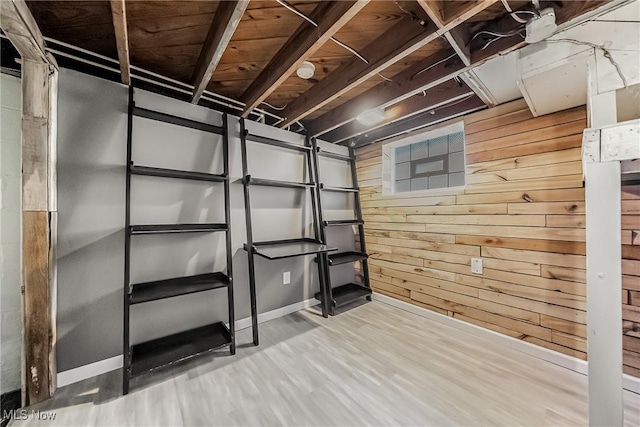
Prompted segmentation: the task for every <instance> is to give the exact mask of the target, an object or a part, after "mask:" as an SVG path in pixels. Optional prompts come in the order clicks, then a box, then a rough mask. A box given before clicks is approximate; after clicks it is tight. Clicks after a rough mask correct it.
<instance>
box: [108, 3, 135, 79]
mask: <svg viewBox="0 0 640 427" xmlns="http://www.w3.org/2000/svg"><path fill="white" fill-rule="evenodd" d="M111 17H112V20H113V30H114V33H115V36H116V47H117V48H118V61H119V62H120V78H121V79H122V83H124V84H126V85H130V84H131V76H130V73H129V69H130V63H129V33H128V31H127V11H126V7H125V4H124V0H111Z"/></svg>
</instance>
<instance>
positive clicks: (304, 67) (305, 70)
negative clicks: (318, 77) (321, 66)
mask: <svg viewBox="0 0 640 427" xmlns="http://www.w3.org/2000/svg"><path fill="white" fill-rule="evenodd" d="M315 72H316V66H315V65H313V64H312V63H311V62H309V61H304V62H303V63H302V64H300V66H299V67H298V69H297V70H296V74H297V75H298V77H300V78H301V79H305V80H309V79H310V78H311V77H313V74H314V73H315Z"/></svg>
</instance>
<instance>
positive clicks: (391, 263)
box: [356, 100, 640, 375]
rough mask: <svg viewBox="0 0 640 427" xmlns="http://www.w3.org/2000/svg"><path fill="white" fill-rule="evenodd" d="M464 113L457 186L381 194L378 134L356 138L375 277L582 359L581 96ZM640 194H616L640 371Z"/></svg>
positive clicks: (403, 294) (629, 348)
mask: <svg viewBox="0 0 640 427" xmlns="http://www.w3.org/2000/svg"><path fill="white" fill-rule="evenodd" d="M464 122H465V135H466V136H465V139H466V142H465V144H466V147H465V149H466V157H467V176H466V182H467V185H466V188H465V190H464V191H457V192H448V193H443V194H438V195H433V196H429V197H424V196H423V197H416V196H414V195H413V196H412V195H411V194H407V195H395V196H391V195H383V194H382V183H381V177H382V163H381V162H382V144H380V143H378V144H374V145H371V146H368V147H364V148H361V149H359V150H357V152H356V155H357V168H358V169H357V170H358V179H359V182H360V187H361V189H362V191H361V200H362V208H363V215H364V220H365V236H366V241H367V247H368V250H369V253H370V263H369V265H370V271H371V286H372V287H373V288H374V290H375V291H376V292H379V293H382V294H385V295H388V296H391V297H394V298H397V299H400V300H403V301H406V302H410V303H412V304H415V305H418V306H421V307H424V308H427V309H430V310H433V311H436V312H439V313H442V314H445V315H448V316H452V317H455V318H457V319H460V320H463V321H466V322H470V323H473V324H475V325H478V326H482V327H485V328H488V329H491V330H493V331H497V332H500V333H503V334H506V335H509V336H512V337H516V338H519V339H522V340H525V341H528V342H530V343H534V344H537V345H540V346H543V347H546V348H549V349H553V350H556V351H559V352H562V353H565V354H568V355H571V356H575V357H578V358H580V359H586V351H587V346H586V321H587V316H586V311H585V310H586V284H585V280H586V273H585V268H586V257H585V250H586V248H585V217H584V215H585V210H584V209H585V206H584V189H583V187H582V171H581V168H582V166H581V144H582V131H583V130H584V128H585V127H586V124H587V122H586V110H585V108H584V107H579V108H574V109H571V110H566V111H562V112H558V113H555V114H552V115H547V116H543V117H537V118H534V117H533V116H532V115H531V113H530V112H529V110H528V108H527V106H526V104H525V103H524V101H523V100H518V101H514V102H511V103H509V104H505V105H502V106H499V107H496V108H492V109H490V110H485V111H482V112H479V113H475V114H472V115H469V116H467V117H465V118H464ZM639 194H640V192H639V191H638V190H637V189H636V190H635V191H633V192H631V191H630V192H625V195H624V197H625V199H624V200H623V202H622V203H623V212H624V214H625V216H624V217H623V224H624V226H623V230H622V238H623V243H624V247H623V253H624V254H625V258H626V259H625V260H624V261H623V263H624V266H623V270H624V274H625V285H624V286H625V292H624V295H625V298H626V300H625V301H626V303H625V305H624V307H623V308H624V312H625V321H626V323H625V325H626V327H627V328H628V329H629V331H628V332H627V335H626V336H625V372H627V373H630V374H634V375H638V374H639V373H640V366H638V361H639V360H640V358H638V356H639V354H638V353H640V332H639V330H638V328H637V326H638V325H639V324H640V284H639V280H638V276H639V275H640V261H639V260H638V255H639V253H640V252H639V251H638V250H640V246H638V245H640V242H638V240H640V238H638V237H637V234H635V233H637V232H638V229H639V228H640V226H639V225H638V218H640V217H638V216H634V215H635V214H640V212H639V207H638V203H640V196H639ZM634 230H635V231H634ZM634 239H635V240H634ZM472 257H482V258H483V260H484V274H483V275H475V274H472V273H471V267H470V262H471V258H472ZM633 322H635V323H633ZM632 323H633V324H632ZM634 325H635V326H634Z"/></svg>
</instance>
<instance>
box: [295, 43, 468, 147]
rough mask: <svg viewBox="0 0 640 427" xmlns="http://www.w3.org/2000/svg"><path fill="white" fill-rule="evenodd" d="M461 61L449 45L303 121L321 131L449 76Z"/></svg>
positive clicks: (314, 131) (310, 128)
mask: <svg viewBox="0 0 640 427" xmlns="http://www.w3.org/2000/svg"><path fill="white" fill-rule="evenodd" d="M463 68H464V64H462V62H461V61H460V60H459V59H458V58H457V56H456V54H455V52H454V51H453V50H451V49H448V50H445V51H441V52H438V53H436V54H433V55H431V56H429V57H427V58H425V59H423V60H422V61H419V62H416V63H415V64H413V65H412V66H411V67H409V68H407V69H406V70H404V71H402V72H400V73H398V74H396V75H394V76H393V77H392V78H391V80H393V82H384V83H381V84H379V85H377V86H375V87H373V88H371V89H369V90H367V91H366V92H364V93H362V94H361V95H359V96H357V97H355V98H352V99H350V100H349V101H347V102H345V103H344V104H342V105H339V106H338V107H336V108H334V109H333V110H331V111H329V112H327V113H325V114H323V115H322V116H320V117H318V118H317V119H315V120H313V121H311V122H309V123H307V124H306V127H307V130H308V132H309V134H311V135H313V136H318V135H322V134H324V133H326V132H328V131H331V130H333V129H335V128H337V127H339V126H342V125H344V124H345V123H348V122H351V121H352V120H354V119H355V118H356V117H357V116H358V114H360V113H362V112H363V111H365V110H368V109H371V108H376V107H379V106H386V105H392V104H395V103H397V102H400V101H402V100H403V99H405V98H408V97H410V96H412V95H414V94H416V93H420V92H422V91H423V90H429V89H430V88H432V87H435V86H437V85H439V84H442V83H444V82H446V81H447V80H451V79H452V78H453V77H455V76H456V75H457V74H458V72H459V71H460V70H462V69H463Z"/></svg>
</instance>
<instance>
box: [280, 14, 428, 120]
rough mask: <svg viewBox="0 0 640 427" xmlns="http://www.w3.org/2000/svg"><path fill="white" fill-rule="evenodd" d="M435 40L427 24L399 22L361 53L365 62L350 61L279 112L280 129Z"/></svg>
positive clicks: (412, 21)
mask: <svg viewBox="0 0 640 427" xmlns="http://www.w3.org/2000/svg"><path fill="white" fill-rule="evenodd" d="M438 37H439V36H438V34H437V33H436V28H435V27H434V26H433V25H432V24H430V23H427V22H425V26H422V25H421V24H420V22H419V21H417V20H414V19H413V17H409V16H407V17H405V18H403V19H401V20H400V21H398V23H396V24H395V25H394V26H393V27H391V28H390V29H389V30H388V31H387V32H385V33H384V34H382V35H381V36H380V37H378V38H377V39H375V40H374V41H373V42H371V43H370V44H369V45H367V46H365V47H364V49H362V50H361V51H360V53H361V54H362V56H363V57H365V58H367V60H368V63H364V62H363V61H361V60H360V59H359V58H352V59H351V60H349V61H347V62H345V63H343V64H342V65H341V66H339V67H338V68H337V69H335V70H334V71H333V72H332V73H331V74H329V75H328V76H327V77H325V78H324V79H323V80H321V81H320V82H318V83H316V84H315V85H313V86H312V87H311V88H310V89H309V90H307V91H306V92H304V93H303V94H301V95H300V96H299V97H298V98H296V99H295V100H293V101H292V102H291V103H289V105H288V106H287V107H286V108H285V109H284V110H283V112H282V115H283V116H284V117H286V119H285V120H284V122H282V123H281V124H280V126H281V127H285V126H287V125H290V124H291V123H294V122H296V121H298V120H300V119H302V118H304V117H306V116H307V115H309V114H311V113H312V112H314V111H316V110H318V109H319V108H321V107H323V106H324V105H326V104H328V103H329V102H331V101H333V100H334V99H336V98H338V97H339V96H341V95H343V94H345V93H347V92H348V91H349V90H351V89H353V88H354V87H356V86H358V85H360V84H361V83H363V82H364V81H366V80H368V79H369V78H371V77H373V76H375V75H376V74H378V73H380V72H381V71H383V70H384V69H386V68H387V67H389V66H390V65H392V64H395V63H396V62H397V61H399V60H401V59H402V58H404V57H406V56H408V55H410V54H411V53H413V52H415V51H416V50H418V49H420V48H421V47H423V46H425V45H427V44H428V43H430V42H431V41H433V40H435V39H436V38H438Z"/></svg>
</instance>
